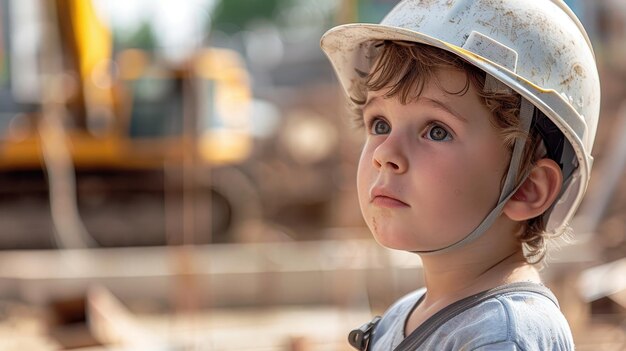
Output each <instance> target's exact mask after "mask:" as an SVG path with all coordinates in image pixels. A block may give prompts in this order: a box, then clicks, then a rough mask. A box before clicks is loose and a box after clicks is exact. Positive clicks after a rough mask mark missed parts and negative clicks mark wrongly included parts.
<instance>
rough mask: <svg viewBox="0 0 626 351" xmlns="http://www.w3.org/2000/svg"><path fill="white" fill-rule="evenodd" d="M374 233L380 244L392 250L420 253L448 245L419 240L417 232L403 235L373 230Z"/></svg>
mask: <svg viewBox="0 0 626 351" xmlns="http://www.w3.org/2000/svg"><path fill="white" fill-rule="evenodd" d="M372 234H373V236H374V239H375V240H376V242H377V243H378V244H379V245H381V246H383V247H386V248H388V249H392V250H400V251H408V252H415V253H419V252H424V251H433V250H438V249H441V248H442V247H445V246H447V245H448V244H446V243H432V242H431V243H427V242H418V240H416V239H415V234H413V235H410V236H409V235H407V236H403V235H398V234H391V235H388V234H385V233H374V232H372Z"/></svg>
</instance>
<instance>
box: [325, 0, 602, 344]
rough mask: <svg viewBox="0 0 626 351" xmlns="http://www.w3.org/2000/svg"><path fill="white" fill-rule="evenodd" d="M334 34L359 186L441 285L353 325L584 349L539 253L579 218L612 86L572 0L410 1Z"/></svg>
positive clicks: (366, 211)
mask: <svg viewBox="0 0 626 351" xmlns="http://www.w3.org/2000/svg"><path fill="white" fill-rule="evenodd" d="M321 45H322V48H323V50H324V51H325V52H326V54H327V55H328V57H329V58H330V61H331V63H332V64H333V67H334V68H335V71H336V73H337V75H338V77H339V79H340V82H341V84H342V85H343V88H344V90H345V91H346V93H347V95H348V96H349V98H350V101H351V102H352V106H353V107H354V109H355V110H356V111H357V112H358V114H359V117H360V118H361V120H362V121H363V126H364V129H365V132H366V140H365V144H364V147H363V151H362V155H361V159H360V162H359V169H358V176H357V178H358V179H357V188H358V194H359V202H360V206H361V211H362V213H363V217H364V219H365V222H366V223H367V225H368V227H369V228H370V230H371V231H372V233H373V235H374V237H375V239H376V240H377V241H378V242H379V243H380V244H381V245H383V246H386V247H389V248H392V249H398V250H406V251H410V252H415V253H417V254H419V255H420V256H421V259H422V264H423V271H424V278H425V285H426V287H425V288H424V289H420V290H418V291H415V292H413V293H411V294H409V295H407V296H405V297H403V298H402V299H400V300H398V301H397V302H396V303H395V304H394V305H393V306H392V307H390V308H389V309H388V310H387V312H386V313H385V314H384V316H383V317H382V319H380V318H377V319H375V320H373V321H372V322H371V323H368V324H366V325H364V326H363V327H362V328H361V329H360V330H356V331H354V332H353V333H351V335H350V342H351V344H353V346H355V347H357V348H359V349H362V350H365V349H369V350H573V349H574V345H573V341H572V335H571V332H570V329H569V327H568V325H567V322H566V320H565V318H564V317H563V315H562V313H561V312H560V310H559V306H558V303H557V301H556V299H555V297H554V296H553V294H552V293H551V292H550V291H549V290H548V289H547V288H546V287H544V286H543V285H541V279H540V276H539V274H538V272H537V268H536V267H535V266H534V264H535V263H538V262H540V261H541V260H542V259H543V257H544V255H545V253H546V239H547V238H549V237H553V236H555V235H557V234H562V233H563V231H564V230H565V229H566V228H568V227H567V223H568V221H569V220H570V219H571V218H572V216H573V213H574V211H575V209H576V208H577V207H578V205H579V203H580V201H581V198H582V196H583V193H584V192H585V189H586V186H587V183H588V180H589V173H590V168H591V163H592V157H591V148H592V144H593V140H594V137H595V130H596V125H597V120H598V113H599V103H600V89H599V80H598V73H597V69H596V66H595V60H594V54H593V50H592V48H591V45H590V42H589V39H588V37H587V35H586V33H585V31H584V29H583V28H582V26H581V24H580V22H579V21H578V20H577V19H576V17H575V16H574V14H573V13H572V12H571V11H570V10H569V9H568V8H567V6H566V5H565V3H563V2H562V1H560V0H524V1H519V0H429V1H425V0H421V1H420V0H404V1H402V2H401V3H400V4H398V5H397V6H396V7H395V8H394V9H393V10H392V11H391V12H390V13H389V14H388V15H387V16H386V17H385V18H384V19H383V21H382V23H381V24H379V25H377V24H348V25H342V26H339V27H336V28H333V29H331V30H330V31H328V32H327V33H326V34H325V35H324V37H323V38H322V43H321Z"/></svg>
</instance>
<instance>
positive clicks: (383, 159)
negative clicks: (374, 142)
mask: <svg viewBox="0 0 626 351" xmlns="http://www.w3.org/2000/svg"><path fill="white" fill-rule="evenodd" d="M372 161H373V163H374V167H376V169H378V170H383V169H385V168H386V169H387V170H389V171H392V172H394V173H404V172H405V171H406V169H407V166H408V160H407V159H406V157H405V156H404V154H403V153H402V152H401V150H399V148H398V145H396V143H394V142H392V140H389V139H387V140H385V142H383V143H382V144H380V145H378V147H377V148H376V150H374V156H373V158H372Z"/></svg>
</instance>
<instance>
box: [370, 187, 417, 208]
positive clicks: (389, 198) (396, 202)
mask: <svg viewBox="0 0 626 351" xmlns="http://www.w3.org/2000/svg"><path fill="white" fill-rule="evenodd" d="M370 203H372V204H374V205H376V206H380V207H411V206H409V204H407V203H406V202H404V201H402V200H400V199H398V198H397V197H396V196H395V195H394V194H392V193H391V192H389V191H388V190H386V189H385V188H381V187H375V188H373V189H372V190H371V191H370Z"/></svg>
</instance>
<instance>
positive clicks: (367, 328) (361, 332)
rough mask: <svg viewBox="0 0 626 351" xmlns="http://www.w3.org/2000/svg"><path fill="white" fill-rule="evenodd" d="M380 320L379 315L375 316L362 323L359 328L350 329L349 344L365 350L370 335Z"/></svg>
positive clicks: (360, 350)
mask: <svg viewBox="0 0 626 351" xmlns="http://www.w3.org/2000/svg"><path fill="white" fill-rule="evenodd" d="M380 320H381V318H380V316H376V317H374V319H372V320H371V321H369V322H368V323H365V324H363V325H362V326H361V327H360V328H358V329H354V330H353V331H351V332H350V334H349V335H348V342H349V343H350V345H352V347H354V348H355V349H357V350H359V351H367V348H368V346H369V343H370V339H371V335H372V333H373V332H374V328H376V325H377V324H378V322H380Z"/></svg>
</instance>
